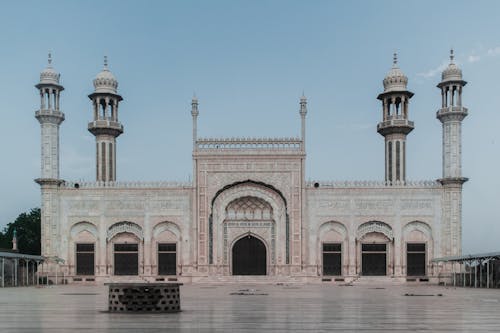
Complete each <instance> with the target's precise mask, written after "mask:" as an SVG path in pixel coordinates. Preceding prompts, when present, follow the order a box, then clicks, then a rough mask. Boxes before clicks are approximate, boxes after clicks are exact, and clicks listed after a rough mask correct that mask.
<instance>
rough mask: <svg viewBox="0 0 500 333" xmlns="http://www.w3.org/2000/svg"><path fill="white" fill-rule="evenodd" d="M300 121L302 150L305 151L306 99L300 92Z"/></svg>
mask: <svg viewBox="0 0 500 333" xmlns="http://www.w3.org/2000/svg"><path fill="white" fill-rule="evenodd" d="M299 113H300V120H301V132H300V135H301V139H302V150H303V151H305V150H306V115H307V98H306V96H304V93H303V92H302V97H300V111H299Z"/></svg>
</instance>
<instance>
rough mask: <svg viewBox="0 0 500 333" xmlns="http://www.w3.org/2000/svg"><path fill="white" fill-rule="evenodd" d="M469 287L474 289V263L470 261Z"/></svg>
mask: <svg viewBox="0 0 500 333" xmlns="http://www.w3.org/2000/svg"><path fill="white" fill-rule="evenodd" d="M469 287H470V288H472V261H469Z"/></svg>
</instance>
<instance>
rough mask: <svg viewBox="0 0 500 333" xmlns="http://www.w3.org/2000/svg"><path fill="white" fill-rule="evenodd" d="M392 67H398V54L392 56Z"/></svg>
mask: <svg viewBox="0 0 500 333" xmlns="http://www.w3.org/2000/svg"><path fill="white" fill-rule="evenodd" d="M392 67H394V68H395V67H398V54H397V53H396V52H394V54H393V55H392Z"/></svg>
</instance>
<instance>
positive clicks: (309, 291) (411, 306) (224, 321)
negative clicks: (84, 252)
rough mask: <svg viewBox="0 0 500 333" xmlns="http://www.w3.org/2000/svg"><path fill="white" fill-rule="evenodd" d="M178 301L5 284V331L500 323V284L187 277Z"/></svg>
mask: <svg viewBox="0 0 500 333" xmlns="http://www.w3.org/2000/svg"><path fill="white" fill-rule="evenodd" d="M242 290H243V291H242ZM232 293H236V294H237V295H231V294H232ZM241 294H243V295H241ZM252 294H259V295H252ZM405 294H416V295H428V296H405ZM437 294H442V295H443V296H437ZM431 295H433V296H431ZM181 302H182V312H180V313H175V314H119V313H107V312H106V311H107V287H104V286H76V285H70V286H51V287H44V288H32V287H29V288H5V289H0V332H2V333H8V332H27V333H29V332H79V331H86V332H88V331H91V332H333V331H338V332H407V331H413V332H499V331H500V290H498V289H489V290H488V289H470V288H445V287H437V286H420V287H418V286H417V287H415V286H411V287H410V286H393V285H390V286H389V285H387V286H379V287H375V286H353V287H342V286H332V285H326V284H323V285H300V286H296V285H293V286H286V285H283V286H280V285H233V284H227V285H184V286H182V287H181Z"/></svg>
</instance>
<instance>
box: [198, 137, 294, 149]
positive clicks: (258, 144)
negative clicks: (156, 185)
mask: <svg viewBox="0 0 500 333" xmlns="http://www.w3.org/2000/svg"><path fill="white" fill-rule="evenodd" d="M301 144H302V139H300V138H199V139H198V140H196V148H197V149H198V150H205V149H210V150H240V149H241V150H247V149H252V150H259V149H262V150H301Z"/></svg>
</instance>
